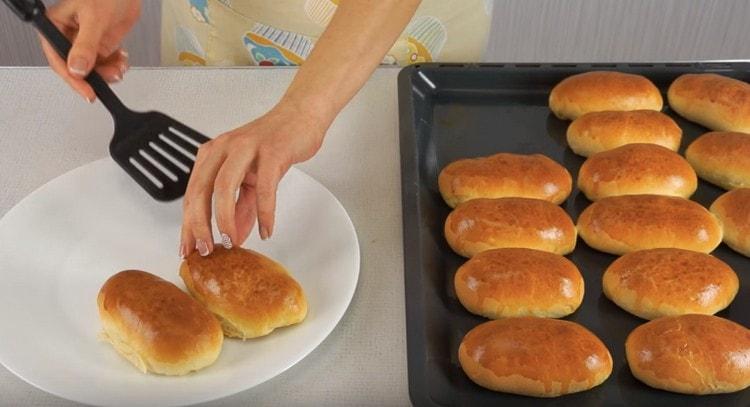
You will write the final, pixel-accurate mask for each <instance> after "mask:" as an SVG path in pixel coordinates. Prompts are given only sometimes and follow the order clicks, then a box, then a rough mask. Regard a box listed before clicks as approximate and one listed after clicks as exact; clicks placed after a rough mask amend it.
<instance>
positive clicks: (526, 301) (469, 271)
mask: <svg viewBox="0 0 750 407" xmlns="http://www.w3.org/2000/svg"><path fill="white" fill-rule="evenodd" d="M454 286H455V288H456V295H457V296H458V299H459V301H461V304H463V306H464V307H465V308H466V309H467V310H469V312H472V313H474V314H477V315H481V316H484V317H487V318H491V319H499V318H509V317H525V316H535V317H548V318H561V317H564V316H566V315H570V314H572V313H573V312H574V311H575V310H576V309H578V307H579V306H580V305H581V301H583V277H582V276H581V273H580V272H579V271H578V268H577V267H576V265H575V264H573V262H571V261H570V260H568V259H566V258H565V257H563V256H560V255H559V254H553V253H547V252H543V251H540V250H533V249H520V248H505V249H495V250H487V251H484V252H482V253H479V254H477V255H476V256H474V257H472V258H471V259H470V260H469V261H467V262H466V263H465V264H464V265H463V266H461V267H460V268H459V269H458V271H457V272H456V275H455V278H454Z"/></svg>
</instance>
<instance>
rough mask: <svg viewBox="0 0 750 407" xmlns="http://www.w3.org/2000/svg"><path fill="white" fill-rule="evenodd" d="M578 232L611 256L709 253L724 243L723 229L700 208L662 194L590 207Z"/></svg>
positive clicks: (620, 198)
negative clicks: (652, 251)
mask: <svg viewBox="0 0 750 407" xmlns="http://www.w3.org/2000/svg"><path fill="white" fill-rule="evenodd" d="M578 233H580V234H581V238H582V239H583V240H584V241H585V242H586V243H587V244H588V245H589V246H591V247H593V248H594V249H597V250H600V251H603V252H605V253H612V254H618V255H619V254H624V253H629V252H632V251H636V250H644V249H656V248H660V247H674V248H678V249H686V250H693V251H696V252H703V253H710V252H711V251H713V250H714V249H715V248H716V246H718V245H719V244H720V243H721V233H722V232H721V227H720V226H719V222H718V221H717V220H716V218H715V217H714V216H713V215H712V214H711V213H710V212H709V211H708V210H706V208H704V207H702V206H701V205H699V204H697V203H695V202H693V201H690V200H687V199H683V198H677V197H673V196H660V195H623V196H612V197H609V198H604V199H601V200H599V201H596V202H594V203H593V204H591V205H589V207H588V208H586V209H584V211H583V213H581V216H580V217H579V218H578Z"/></svg>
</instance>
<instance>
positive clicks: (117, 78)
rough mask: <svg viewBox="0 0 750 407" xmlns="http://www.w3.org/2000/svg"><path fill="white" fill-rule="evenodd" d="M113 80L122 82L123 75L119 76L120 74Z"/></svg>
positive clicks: (115, 75)
mask: <svg viewBox="0 0 750 407" xmlns="http://www.w3.org/2000/svg"><path fill="white" fill-rule="evenodd" d="M113 79H114V80H115V82H120V81H122V74H119V73H116V74H114V76H113Z"/></svg>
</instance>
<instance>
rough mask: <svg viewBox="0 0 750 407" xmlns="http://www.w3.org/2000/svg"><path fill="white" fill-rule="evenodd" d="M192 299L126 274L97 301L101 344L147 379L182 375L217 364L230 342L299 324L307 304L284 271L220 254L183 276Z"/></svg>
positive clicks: (195, 259) (243, 254) (238, 253)
mask: <svg viewBox="0 0 750 407" xmlns="http://www.w3.org/2000/svg"><path fill="white" fill-rule="evenodd" d="M180 276H181V277H182V279H183V281H184V282H185V285H186V286H187V288H188V291H189V292H190V294H192V296H191V295H188V294H187V293H185V292H183V291H182V290H180V289H179V288H178V287H177V286H175V285H174V284H172V283H170V282H168V281H166V280H164V279H161V278H160V277H157V276H155V275H153V274H150V273H147V272H144V271H137V270H126V271H122V272H120V273H117V274H115V275H114V276H112V277H110V278H109V279H108V280H107V281H106V282H105V283H104V285H103V286H102V288H101V290H100V291H99V295H98V297H97V304H98V308H99V317H100V319H101V321H102V325H103V328H104V332H103V334H102V337H103V339H105V340H106V341H108V342H109V343H111V344H112V345H113V346H114V348H115V349H116V350H117V351H118V353H120V354H121V355H122V356H124V357H125V358H126V359H127V360H129V361H130V362H131V363H133V364H134V365H135V366H136V367H137V368H138V369H139V370H141V371H142V372H144V373H146V372H153V373H156V374H162V375H184V374H187V373H190V372H192V371H195V370H199V369H201V368H204V367H206V366H209V365H211V364H212V363H213V362H214V361H216V359H217V357H218V356H219V353H220V351H221V347H222V344H223V338H224V335H226V336H228V337H235V338H242V339H246V338H255V337H258V336H262V335H267V334H268V333H270V332H271V331H273V330H274V329H275V328H279V327H283V326H287V325H292V324H296V323H298V322H301V321H302V320H303V319H304V318H305V316H306V314H307V302H306V299H305V296H304V293H303V291H302V288H301V287H300V285H299V284H298V283H297V281H295V280H294V279H293V278H292V277H291V276H290V275H289V273H288V272H287V271H286V269H285V268H284V267H283V266H282V265H280V264H279V263H277V262H275V261H273V260H271V259H269V258H268V257H265V256H263V255H262V254H260V253H257V252H254V251H251V250H247V249H242V248H233V249H230V250H227V249H224V248H223V247H220V246H217V247H216V248H215V250H214V252H213V253H212V254H211V255H210V256H208V257H201V256H199V255H198V253H193V254H191V255H190V256H188V257H187V258H186V259H185V261H184V262H183V263H182V266H181V268H180Z"/></svg>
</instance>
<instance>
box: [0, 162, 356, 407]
mask: <svg viewBox="0 0 750 407" xmlns="http://www.w3.org/2000/svg"><path fill="white" fill-rule="evenodd" d="M277 201H278V207H277V211H276V225H275V228H274V235H273V238H272V239H270V240H268V241H265V242H263V241H260V240H259V239H258V237H257V233H255V232H254V233H253V235H252V237H251V238H250V239H249V240H248V242H246V243H245V245H244V246H245V247H250V248H253V249H254V250H257V251H259V252H261V253H264V254H266V255H268V256H269V257H271V258H273V259H275V260H277V261H279V262H280V263H282V264H284V265H285V266H286V267H287V269H288V270H289V271H290V272H291V274H292V275H293V276H294V277H295V278H296V279H297V281H299V282H300V284H301V285H302V287H303V289H304V290H305V294H306V296H307V300H308V305H309V312H308V315H307V318H306V319H305V321H304V322H302V323H301V324H299V325H295V326H291V327H287V328H281V329H277V330H276V331H274V332H273V333H271V334H270V335H268V336H266V337H263V338H259V339H252V340H246V341H240V340H234V339H227V340H225V341H224V347H223V349H222V351H221V355H220V356H219V359H218V360H217V361H216V363H214V364H213V365H211V366H209V367H207V368H205V369H203V370H200V371H198V372H194V373H191V374H189V375H187V376H182V377H165V376H157V375H153V374H142V373H140V372H139V371H138V370H136V369H135V368H134V367H133V366H132V365H130V363H129V362H127V361H126V360H125V359H124V358H122V357H120V356H119V355H118V354H117V353H116V352H115V350H114V349H113V348H112V346H110V345H109V344H107V343H104V342H101V341H99V340H98V339H97V335H98V333H99V332H100V330H101V325H100V323H99V318H98V313H97V307H96V296H97V293H98V292H99V288H100V287H101V286H102V284H103V283H104V281H105V280H106V279H107V278H109V277H110V276H111V275H113V274H115V273H117V272H118V271H120V270H125V269H139V270H144V271H148V272H150V273H153V274H156V275H159V276H161V277H162V278H164V279H166V280H169V281H171V282H173V283H175V284H177V285H178V286H179V287H180V288H182V289H184V288H185V286H184V284H183V283H182V281H181V279H180V278H179V276H178V270H179V265H180V258H179V257H178V255H177V253H178V235H179V230H180V223H181V222H180V221H181V216H182V214H181V203H180V202H172V203H168V204H164V203H159V202H156V201H153V200H152V199H151V198H149V197H148V195H147V194H146V193H145V192H144V191H142V190H140V189H139V187H138V186H137V185H136V184H135V182H133V181H132V180H130V178H128V176H127V175H126V174H125V173H124V172H122V170H121V169H120V168H119V167H117V166H116V165H115V163H114V162H112V161H111V160H110V159H103V160H99V161H96V162H93V163H90V164H88V165H85V166H83V167H80V168H78V169H75V170H73V171H71V172H69V173H67V174H65V175H63V176H61V177H59V178H57V179H55V180H53V181H51V182H49V183H48V184H46V185H44V186H43V187H41V188H40V189H38V190H37V191H35V192H33V193H32V194H31V195H29V196H28V197H27V198H25V199H24V200H23V201H21V202H20V203H19V204H18V205H16V207H14V208H13V209H12V210H11V211H10V212H8V213H7V214H6V215H5V217H3V219H2V220H0V281H1V282H0V326H2V327H3V329H2V333H1V334H0V362H2V364H3V365H4V366H5V367H6V368H8V369H9V370H10V371H12V372H13V373H15V374H16V375H18V376H19V377H20V378H22V379H23V380H25V381H27V382H29V383H31V384H32V385H34V386H36V387H38V388H40V389H42V390H44V391H47V392H50V393H52V394H56V395H58V396H60V397H64V398H67V399H70V400H75V401H78V402H83V403H88V404H95V405H120V406H121V405H128V406H141V405H158V406H174V405H185V404H192V403H198V402H202V401H208V400H213V399H217V398H220V397H225V396H228V395H231V394H233V393H237V392H239V391H242V390H245V389H248V388H250V387H253V386H255V385H257V384H259V383H261V382H263V381H265V380H268V379H270V378H272V377H274V376H276V375H278V374H279V373H281V372H283V371H284V370H286V369H288V368H289V367H291V366H292V365H294V364H295V363H297V362H298V361H299V360H301V359H302V358H303V357H305V356H306V355H307V354H309V353H310V352H311V351H312V350H313V349H315V348H316V347H317V346H318V345H319V344H320V343H321V342H322V341H323V339H325V338H326V337H327V336H328V334H329V333H330V332H331V331H332V330H333V328H334V327H335V326H336V324H337V323H338V321H339V320H340V319H341V317H342V316H343V314H344V312H345V311H346V309H347V307H348V306H349V302H350V301H351V299H352V295H353V294H354V290H355V288H356V285H357V278H358V276H359V245H358V242H357V235H356V232H355V230H354V226H353V225H352V222H351V220H350V219H349V216H348V215H347V213H346V211H345V210H344V208H343V207H342V206H341V204H340V203H339V202H338V200H337V199H336V198H335V197H334V196H333V195H332V194H331V193H330V192H329V191H328V190H327V189H326V188H325V187H323V186H322V185H321V184H319V183H318V182H317V181H315V180H314V179H312V178H311V177H310V176H308V175H306V174H305V173H303V172H302V171H300V170H297V169H294V168H292V169H291V170H290V171H289V173H288V174H287V175H286V176H285V177H284V179H283V180H282V182H281V184H280V186H279V191H278V200H277ZM217 241H218V239H217Z"/></svg>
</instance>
